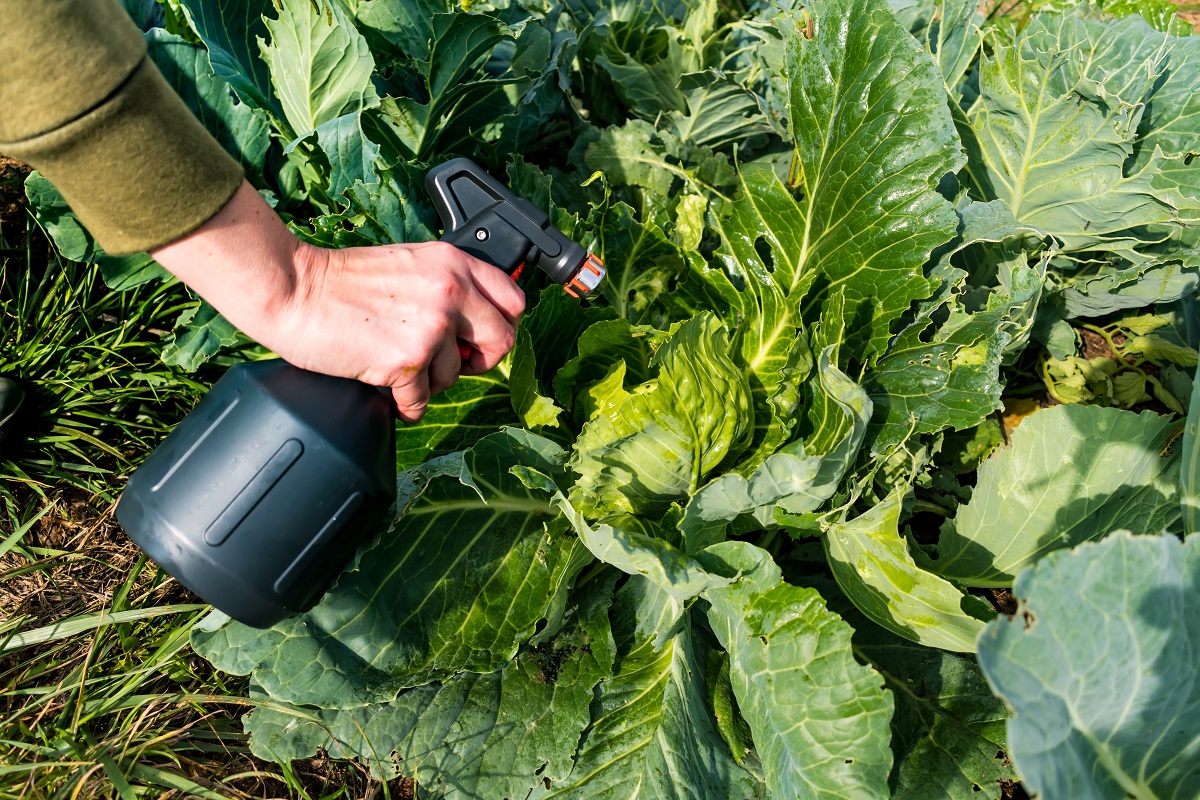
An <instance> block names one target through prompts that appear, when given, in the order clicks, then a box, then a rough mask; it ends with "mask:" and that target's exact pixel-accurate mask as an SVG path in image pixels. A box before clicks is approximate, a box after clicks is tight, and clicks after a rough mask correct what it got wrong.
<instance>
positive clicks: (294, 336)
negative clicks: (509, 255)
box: [264, 242, 525, 422]
mask: <svg viewBox="0 0 1200 800" xmlns="http://www.w3.org/2000/svg"><path fill="white" fill-rule="evenodd" d="M296 260H297V264H298V265H299V269H298V275H297V285H296V289H295V291H294V292H293V296H292V298H291V300H290V301H289V303H288V305H287V307H286V308H284V309H283V310H282V311H281V312H280V313H279V315H278V317H279V318H278V320H277V321H276V323H275V324H276V326H277V327H278V328H279V333H280V335H279V339H280V342H279V344H278V345H277V346H274V347H272V349H273V350H275V352H277V353H279V354H280V355H281V356H283V357H284V358H285V359H287V360H288V361H289V362H291V363H292V364H295V365H296V366H298V367H303V368H304V369H309V370H313V371H315V372H324V373H326V374H331V375H342V376H344V377H350V378H355V379H357V380H360V381H363V382H364V383H369V384H371V385H374V386H390V387H392V394H393V396H394V398H395V400H396V406H397V408H398V409H399V410H400V415H401V417H402V418H404V419H406V420H408V421H410V422H415V421H416V420H419V419H420V418H421V415H422V414H424V413H425V407H426V405H427V404H428V403H429V398H430V396H431V395H434V394H437V393H438V392H442V391H445V390H446V389H448V388H450V387H451V386H453V385H454V382H455V381H457V380H458V377H459V375H460V374H464V375H478V374H482V373H484V372H487V371H488V370H490V369H492V368H493V367H495V366H496V365H497V364H499V363H500V360H501V359H503V358H504V356H505V354H507V353H508V351H509V350H511V349H512V346H513V342H514V339H515V326H516V324H517V320H518V319H519V317H520V315H521V312H522V311H524V310H525V295H524V294H523V293H522V292H521V290H520V289H519V288H518V287H517V285H516V283H515V282H514V281H513V280H512V279H511V278H509V277H508V276H507V275H505V274H504V273H503V272H501V271H500V270H499V269H497V268H496V267H493V266H492V265H490V264H486V263H484V262H482V261H479V260H477V259H475V258H472V257H471V256H469V255H467V254H466V253H464V252H463V251H462V250H459V249H458V248H457V247H455V246H454V245H451V244H446V243H444V242H423V243H419V244H395V245H385V246H380V247H355V248H348V249H345V250H326V249H323V248H318V247H312V246H310V245H302V246H301V248H300V249H299V251H298V254H297V259H296ZM460 341H462V342H465V343H466V344H468V345H470V360H469V362H465V363H464V361H463V357H462V351H460V347H459V342H460ZM264 343H266V342H264Z"/></svg>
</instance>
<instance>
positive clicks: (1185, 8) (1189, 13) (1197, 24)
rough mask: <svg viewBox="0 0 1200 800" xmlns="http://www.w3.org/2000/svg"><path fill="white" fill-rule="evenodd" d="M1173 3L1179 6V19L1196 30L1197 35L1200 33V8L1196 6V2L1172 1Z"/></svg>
mask: <svg viewBox="0 0 1200 800" xmlns="http://www.w3.org/2000/svg"><path fill="white" fill-rule="evenodd" d="M1171 2H1172V3H1174V4H1175V5H1177V6H1179V18H1180V19H1181V20H1183V21H1184V22H1187V23H1189V24H1190V25H1191V26H1192V27H1193V28H1195V30H1196V33H1200V6H1197V5H1196V3H1195V0H1171Z"/></svg>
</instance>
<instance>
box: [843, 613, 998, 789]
mask: <svg viewBox="0 0 1200 800" xmlns="http://www.w3.org/2000/svg"><path fill="white" fill-rule="evenodd" d="M848 621H849V622H850V623H851V624H853V625H854V628H855V631H854V648H855V652H856V653H857V654H858V655H859V657H860V658H864V659H866V660H867V662H869V663H870V664H871V665H872V666H874V667H875V669H877V670H878V671H879V672H880V674H882V675H883V680H884V684H885V685H886V686H887V688H888V689H890V690H891V691H892V693H893V695H894V697H895V699H896V713H895V714H894V715H893V717H892V751H893V752H894V753H895V756H896V764H895V767H893V769H892V776H891V781H890V782H891V787H892V800H928V798H931V797H937V798H946V800H1001V798H1002V797H1004V796H1007V793H1006V792H1005V791H1004V786H1003V784H1002V782H1004V783H1009V784H1010V785H1011V783H1013V782H1015V781H1016V780H1017V776H1016V773H1015V772H1013V767H1012V761H1011V760H1009V759H1008V757H1007V756H1006V755H1005V754H1004V750H1005V749H1006V747H1007V744H1006V742H1005V736H1004V722H1005V719H1006V718H1007V716H1008V715H1007V714H1006V713H1005V710H1004V705H1003V703H1001V701H1000V700H998V699H997V698H995V697H993V696H992V692H991V690H990V689H989V688H988V685H987V681H986V680H985V679H984V677H983V673H982V672H981V671H980V669H979V665H978V664H976V663H975V659H973V658H971V657H970V656H962V655H959V654H957V653H947V652H945V651H941V650H934V649H931V648H928V647H924V646H921V645H918V644H915V643H913V642H910V641H907V640H905V639H900V638H898V637H896V636H893V635H892V634H890V633H888V632H887V631H885V630H883V629H882V628H879V627H877V626H875V625H872V624H871V623H869V622H867V621H866V620H862V621H861V623H860V621H859V620H858V619H854V618H850V619H848Z"/></svg>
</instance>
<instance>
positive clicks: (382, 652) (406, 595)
mask: <svg viewBox="0 0 1200 800" xmlns="http://www.w3.org/2000/svg"><path fill="white" fill-rule="evenodd" d="M562 457H563V453H562V451H561V450H559V449H558V448H557V446H555V445H553V444H551V443H550V442H548V441H546V440H544V439H540V438H538V437H535V436H533V435H532V434H529V433H526V432H524V431H521V430H519V429H510V430H508V431H505V432H503V433H499V434H495V435H493V436H489V437H487V438H485V439H483V440H481V441H480V442H479V443H478V444H477V445H476V446H475V447H474V448H473V449H472V450H470V451H467V452H466V453H465V454H457V455H452V456H446V457H444V458H442V459H438V460H436V461H433V462H430V463H429V464H427V465H425V466H424V467H422V468H420V469H418V470H416V471H414V472H412V473H408V474H407V475H405V476H402V486H401V492H400V497H401V499H400V500H399V501H398V505H399V507H400V509H401V511H400V513H399V515H398V516H397V518H396V521H395V524H394V525H393V526H392V528H391V530H389V531H388V532H387V534H386V535H384V536H381V537H379V538H378V539H377V540H376V541H374V542H372V543H371V544H368V545H367V546H366V547H365V548H363V549H361V550H360V551H359V555H358V557H357V559H356V561H355V562H354V564H353V565H352V566H351V568H350V569H349V570H348V571H347V572H345V573H343V574H342V576H341V577H340V578H339V579H338V581H337V583H336V584H335V585H334V587H333V589H331V590H330V592H329V593H328V594H326V595H325V596H324V597H323V598H322V600H321V602H320V603H319V604H318V605H316V606H315V607H314V608H313V609H311V610H310V611H308V612H307V613H305V614H303V615H301V616H298V617H294V618H291V619H289V620H285V621H284V622H281V623H279V624H278V625H276V626H275V627H274V628H271V629H268V630H265V631H260V630H255V629H253V628H249V627H246V626H244V625H241V624H238V623H232V622H230V623H227V624H225V625H224V626H222V627H220V628H219V629H217V630H209V631H197V632H196V633H194V634H193V646H194V647H195V648H196V649H197V652H200V653H202V654H203V655H204V656H205V657H206V658H208V659H209V660H210V661H212V662H213V663H214V664H216V665H217V666H219V667H220V668H222V669H225V670H226V671H229V672H234V673H238V674H247V673H249V672H253V673H254V679H255V681H256V683H258V685H259V686H261V688H262V689H263V690H264V691H266V692H267V693H268V694H269V695H270V696H271V697H274V698H275V699H277V700H281V701H283V702H291V703H299V704H310V705H318V706H321V707H325V708H354V707H359V706H363V705H366V704H369V703H379V702H389V701H391V700H392V699H394V698H395V697H396V694H397V692H398V691H399V690H400V689H403V688H407V687H411V686H419V685H421V684H424V683H428V682H430V681H433V680H442V679H445V678H447V677H448V676H450V675H453V674H455V673H456V672H460V671H463V670H467V671H472V672H490V671H493V670H496V669H499V668H501V667H502V666H503V665H504V664H505V663H506V662H508V661H509V660H510V659H511V658H512V657H513V656H514V655H515V654H516V652H517V650H518V647H519V646H520V644H521V643H523V642H526V641H528V640H529V639H530V638H531V637H532V636H533V635H534V633H535V632H537V631H538V630H539V625H545V626H547V627H548V629H549V630H550V631H553V630H555V629H556V627H557V625H558V624H559V623H560V622H561V618H562V614H563V610H564V607H565V606H564V604H565V602H566V591H567V589H568V587H569V586H570V584H571V582H572V581H573V580H574V578H575V576H576V575H577V574H578V571H579V570H580V569H581V568H582V567H583V566H584V565H585V564H586V563H587V561H588V560H589V559H590V555H589V554H588V553H587V551H586V550H585V549H584V547H583V546H582V545H581V544H580V542H579V540H578V539H577V538H575V537H574V536H572V535H569V534H568V532H567V525H566V522H565V521H563V520H561V519H560V518H559V515H558V513H557V512H556V511H555V510H554V509H553V508H552V507H551V506H550V503H549V501H548V499H547V498H546V497H545V495H544V494H543V493H542V492H540V491H534V490H530V489H528V488H526V487H525V486H524V485H523V484H522V483H521V482H520V481H519V480H518V479H517V478H515V477H513V476H512V475H510V474H509V469H510V468H511V467H513V466H515V465H518V464H524V465H526V466H529V467H533V468H535V469H539V470H541V471H543V472H554V471H556V470H557V469H559V468H560V467H559V464H560V463H561V459H562ZM405 480H406V481H407V483H404V481H405Z"/></svg>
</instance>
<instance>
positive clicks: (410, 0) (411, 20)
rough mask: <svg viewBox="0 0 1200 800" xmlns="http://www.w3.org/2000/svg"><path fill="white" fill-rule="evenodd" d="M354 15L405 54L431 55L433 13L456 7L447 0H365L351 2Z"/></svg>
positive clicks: (416, 57) (416, 56) (418, 57)
mask: <svg viewBox="0 0 1200 800" xmlns="http://www.w3.org/2000/svg"><path fill="white" fill-rule="evenodd" d="M352 8H353V13H354V16H355V19H357V20H358V21H359V22H360V23H361V24H362V25H363V26H364V27H366V28H369V29H371V30H373V31H375V32H376V33H378V34H379V35H380V36H382V37H383V38H385V39H387V41H389V42H391V43H392V44H394V45H395V46H396V47H397V49H398V50H399V51H400V52H401V53H404V54H405V55H408V56H411V57H412V58H415V59H418V60H420V61H427V60H428V59H429V44H430V41H431V40H432V39H433V36H434V24H433V20H434V16H435V15H437V14H445V13H447V12H449V11H452V10H453V9H454V4H453V3H450V2H447V0H406V1H405V2H395V0H366V1H365V2H358V3H356V4H354V5H353V6H352Z"/></svg>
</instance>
